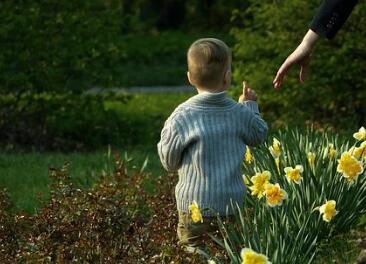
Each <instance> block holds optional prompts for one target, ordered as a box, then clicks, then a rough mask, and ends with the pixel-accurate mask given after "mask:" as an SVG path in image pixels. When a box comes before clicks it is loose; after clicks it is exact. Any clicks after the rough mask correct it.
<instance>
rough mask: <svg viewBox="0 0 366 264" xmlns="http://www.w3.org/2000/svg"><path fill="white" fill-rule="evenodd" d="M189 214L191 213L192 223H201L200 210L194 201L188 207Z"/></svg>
mask: <svg viewBox="0 0 366 264" xmlns="http://www.w3.org/2000/svg"><path fill="white" fill-rule="evenodd" d="M189 212H190V213H191V217H192V221H193V222H194V223H197V222H201V223H203V218H202V214H201V210H200V208H199V207H198V204H197V202H196V201H193V202H192V204H191V205H190V206H189Z"/></svg>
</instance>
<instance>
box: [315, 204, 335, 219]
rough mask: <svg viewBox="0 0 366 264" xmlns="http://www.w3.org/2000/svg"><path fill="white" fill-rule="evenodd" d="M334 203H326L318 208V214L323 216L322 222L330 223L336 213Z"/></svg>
mask: <svg viewBox="0 0 366 264" xmlns="http://www.w3.org/2000/svg"><path fill="white" fill-rule="evenodd" d="M335 207H336V202H335V201H334V200H330V201H327V202H326V203H325V204H323V205H322V206H320V208H319V212H320V214H323V220H324V221H326V222H330V221H331V220H332V218H333V217H334V216H335V215H336V214H337V213H338V211H336V208H335Z"/></svg>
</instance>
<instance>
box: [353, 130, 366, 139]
mask: <svg viewBox="0 0 366 264" xmlns="http://www.w3.org/2000/svg"><path fill="white" fill-rule="evenodd" d="M353 137H354V138H355V139H357V140H358V141H362V140H365V139H366V129H365V128H364V127H361V128H360V129H359V130H358V132H356V133H354V134H353Z"/></svg>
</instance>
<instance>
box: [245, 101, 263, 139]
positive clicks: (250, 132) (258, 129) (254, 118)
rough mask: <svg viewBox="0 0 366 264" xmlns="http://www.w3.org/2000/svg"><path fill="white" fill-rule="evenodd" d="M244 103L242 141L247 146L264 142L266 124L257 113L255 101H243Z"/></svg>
mask: <svg viewBox="0 0 366 264" xmlns="http://www.w3.org/2000/svg"><path fill="white" fill-rule="evenodd" d="M243 105H244V115H243V116H244V128H245V130H244V135H243V136H244V142H245V144H247V145H249V146H256V145H259V144H261V143H262V142H264V140H265V139H266V137H267V132H268V126H267V123H266V122H265V121H264V120H263V119H262V118H261V116H260V114H259V109H258V104H257V102H255V101H245V102H244V103H243Z"/></svg>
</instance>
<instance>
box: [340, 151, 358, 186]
mask: <svg viewBox="0 0 366 264" xmlns="http://www.w3.org/2000/svg"><path fill="white" fill-rule="evenodd" d="M337 171H338V172H340V173H342V174H343V177H345V178H346V179H347V180H348V181H349V182H352V181H354V180H355V179H356V178H357V176H358V175H360V174H361V173H362V172H363V167H362V163H361V162H360V161H358V160H357V159H356V158H355V157H353V156H352V155H351V154H350V153H349V152H347V151H346V152H344V153H342V156H341V158H340V159H339V160H338V166H337Z"/></svg>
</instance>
